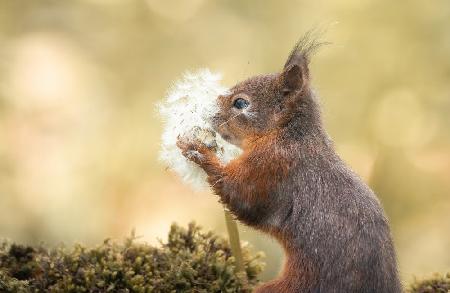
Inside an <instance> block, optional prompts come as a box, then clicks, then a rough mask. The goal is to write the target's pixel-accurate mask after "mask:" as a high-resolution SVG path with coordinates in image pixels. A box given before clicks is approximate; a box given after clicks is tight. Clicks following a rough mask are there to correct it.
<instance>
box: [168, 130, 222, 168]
mask: <svg viewBox="0 0 450 293" xmlns="http://www.w3.org/2000/svg"><path fill="white" fill-rule="evenodd" d="M177 146H178V148H179V149H180V150H181V153H182V154H183V156H185V157H186V158H187V159H188V160H190V161H192V162H194V163H196V164H198V165H200V166H202V165H203V164H204V163H205V162H206V160H207V158H208V157H209V156H213V155H214V151H213V150H212V149H210V148H209V147H208V146H207V145H206V144H205V143H203V142H202V141H200V140H199V139H198V138H196V137H192V136H179V137H178V141H177Z"/></svg>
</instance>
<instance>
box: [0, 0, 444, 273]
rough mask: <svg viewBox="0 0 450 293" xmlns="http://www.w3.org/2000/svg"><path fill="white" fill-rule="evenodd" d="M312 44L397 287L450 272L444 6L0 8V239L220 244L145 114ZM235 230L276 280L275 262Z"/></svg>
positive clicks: (201, 2) (273, 252)
mask: <svg viewBox="0 0 450 293" xmlns="http://www.w3.org/2000/svg"><path fill="white" fill-rule="evenodd" d="M312 28H318V29H319V30H323V31H326V32H325V33H324V35H323V37H322V38H323V39H324V40H326V41H330V42H332V44H331V45H329V46H326V47H324V48H322V49H321V50H320V51H319V52H318V54H317V55H316V56H315V58H314V59H313V61H312V64H311V67H312V69H311V70H312V75H313V79H314V80H313V84H314V86H315V88H316V90H317V91H318V93H319V95H320V96H321V100H322V104H323V107H324V119H325V123H326V126H327V129H328V131H329V133H330V135H331V136H332V137H333V138H334V140H335V143H336V147H337V149H338V151H339V153H340V154H341V155H342V157H343V158H344V159H345V160H346V161H347V162H348V163H349V165H350V166H351V167H352V168H353V169H355V170H356V171H357V172H358V173H359V174H360V175H361V176H362V177H363V178H364V179H365V180H366V181H367V182H369V184H370V185H371V186H372V187H373V189H374V190H375V191H376V192H377V194H378V195H379V197H380V198H381V200H382V203H383V205H384V207H385V209H386V212H387V214H388V216H389V218H390V220H391V224H392V230H393V234H394V238H395V243H396V247H397V251H398V257H399V262H400V271H401V273H402V277H403V279H404V280H406V281H409V280H410V279H411V278H412V276H413V275H419V276H420V275H423V274H428V273H430V272H432V271H445V270H449V268H450V249H449V248H450V197H449V194H450V131H449V129H450V127H449V126H450V115H449V111H450V1H448V0H436V1H419V0H412V1H389V0H379V1H375V0H346V1H325V0H316V1H257V0H251V1H239V0H221V1H207V0H190V1H187V0H186V1H180V0H147V1H144V0H128V1H126V0H84V1H81V0H79V1H56V0H55V1H46V0H40V1H37V0H36V1H31V0H28V1H26V0H2V1H0V237H8V238H11V239H13V240H15V241H19V242H24V243H37V242H40V241H44V242H46V243H49V244H54V243H58V242H61V241H63V242H65V243H67V244H71V243H73V242H74V241H80V242H83V243H87V244H94V243H99V242H100V241H102V240H103V239H104V238H107V237H116V238H122V237H123V236H125V235H129V233H130V231H131V230H132V229H133V228H136V231H137V234H138V235H142V239H144V240H146V241H149V242H151V243H157V238H163V239H164V238H165V236H166V233H167V232H168V230H169V226H170V223H171V222H173V221H176V222H178V223H180V224H185V223H187V222H189V221H191V220H195V221H197V222H198V223H200V224H201V225H202V226H204V227H206V228H208V229H214V230H216V231H217V232H218V233H222V234H225V224H224V219H223V210H222V207H221V206H220V205H219V204H218V203H217V199H216V197H215V196H213V195H212V194H208V193H205V192H204V193H198V192H194V191H192V190H191V189H190V188H189V186H185V185H183V184H182V183H181V181H180V180H179V179H178V178H177V177H176V176H175V175H173V174H171V173H170V172H169V171H167V170H166V169H165V166H163V165H162V164H161V163H159V161H158V151H159V141H160V134H161V121H160V119H159V117H158V115H157V111H156V106H155V103H156V102H158V101H160V100H161V99H163V97H164V95H165V93H166V91H167V89H168V88H169V86H170V85H171V83H172V82H173V81H175V80H176V79H178V78H179V77H180V76H181V74H182V73H183V72H184V71H185V70H187V69H197V68H200V67H209V68H211V69H212V70H214V71H219V72H222V73H223V75H224V82H225V83H226V84H227V85H233V84H234V83H235V82H237V81H239V80H242V79H243V78H245V77H248V76H251V75H254V74H259V73H268V72H274V71H278V70H280V69H281V67H282V65H283V64H284V61H285V58H286V57H287V54H288V52H289V51H290V49H291V48H292V46H293V45H294V43H295V42H296V40H297V39H298V38H299V37H300V36H301V35H302V34H303V33H304V32H305V31H307V30H309V29H312ZM240 230H241V238H242V239H243V240H245V241H249V242H251V243H252V244H253V245H254V246H255V247H256V248H257V249H261V250H264V251H265V252H266V254H267V258H266V260H267V263H268V266H267V268H266V271H265V273H264V278H272V277H273V276H274V275H275V274H276V273H277V272H278V270H279V268H280V265H281V264H282V259H283V255H282V251H281V250H280V248H279V246H278V245H277V244H276V243H275V242H274V241H273V240H271V239H269V238H268V237H265V236H263V235H261V234H259V233H257V232H255V231H252V230H251V229H250V228H248V227H244V226H240Z"/></svg>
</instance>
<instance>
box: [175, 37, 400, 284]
mask: <svg viewBox="0 0 450 293" xmlns="http://www.w3.org/2000/svg"><path fill="white" fill-rule="evenodd" d="M316 47H317V45H316V43H308V42H307V40H302V41H301V42H299V44H297V46H296V47H295V48H294V50H293V51H292V53H291V55H290V56H289V57H288V60H287V61H286V64H285V66H284V68H283V70H282V72H281V73H277V74H268V75H260V76H256V77H252V78H250V79H248V80H246V81H244V82H241V83H239V84H237V85H236V86H234V87H233V88H232V89H231V92H230V94H229V95H226V96H220V97H218V104H219V108H220V111H219V112H218V113H217V115H216V116H215V117H214V118H213V119H212V121H211V122H212V124H213V126H214V127H215V129H216V130H217V131H218V132H219V133H220V134H221V135H222V136H223V137H224V138H225V139H226V140H228V141H229V142H231V143H233V144H235V145H238V146H240V147H241V148H242V149H243V154H242V155H241V156H240V157H238V158H236V159H235V160H233V161H231V162H230V163H229V164H228V165H226V166H223V165H222V164H221V163H220V161H219V160H218V159H217V157H216V155H215V154H214V152H213V151H212V150H210V149H208V148H207V147H206V146H205V145H203V144H202V143H201V142H200V141H196V140H187V139H184V138H180V140H179V141H178V146H179V147H180V149H181V150H182V152H183V154H184V155H185V156H186V157H188V158H189V159H190V160H192V161H194V162H195V163H197V164H198V165H199V166H201V167H202V168H203V169H204V170H205V172H206V173H207V174H208V181H209V183H210V185H211V186H212V188H213V190H214V192H215V193H216V194H217V195H218V196H219V197H220V201H221V202H222V203H223V204H224V205H226V206H227V207H228V209H229V210H230V211H231V212H232V213H233V214H234V215H235V216H236V218H237V219H239V220H240V221H242V222H243V223H245V224H247V225H249V226H252V227H254V228H256V229H258V230H260V231H263V232H265V233H268V234H270V235H272V236H273V237H275V238H276V239H277V240H278V241H279V242H280V243H281V245H282V246H283V248H284V250H285V253H286V256H287V261H286V263H285V266H284V269H283V271H282V273H281V275H280V276H279V277H278V278H277V279H275V280H273V281H271V282H268V283H266V284H264V285H262V286H260V287H259V288H257V289H256V291H255V292H257V293H262V292H280V293H291V292H325V293H332V292H336V293H338V292H339V293H350V292H360V293H398V292H401V286H400V282H399V280H398V275H397V270H396V260H395V252H394V248H393V244H392V240H391V237H390V232H389V226H388V223H387V220H386V218H385V216H384V213H383V210H382V208H381V206H380V204H379V202H378V199H377V198H376V196H375V195H374V194H373V192H372V191H371V190H370V188H369V187H367V185H366V184H364V183H363V182H362V181H361V180H360V179H359V177H358V176H357V175H355V174H354V173H353V172H352V171H351V170H349V169H348V168H347V167H346V166H345V164H344V163H343V162H342V160H340V158H339V157H338V156H337V154H336V153H335V151H334V148H333V145H332V142H331V140H330V139H329V137H328V135H327V134H326V132H325V131H324V129H323V126H322V122H321V118H320V109H319V106H318V103H317V99H316V97H315V95H314V93H313V91H312V89H311V87H310V77H309V69H308V63H309V57H310V53H311V52H312V51H313V49H315V48H316ZM238 98H242V99H245V100H247V101H248V102H249V106H248V107H247V108H244V109H238V108H236V107H235V106H234V101H235V100H236V99H238Z"/></svg>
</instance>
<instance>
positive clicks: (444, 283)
mask: <svg viewBox="0 0 450 293" xmlns="http://www.w3.org/2000/svg"><path fill="white" fill-rule="evenodd" d="M408 292H410V293H448V292H450V273H447V274H446V275H441V274H434V275H433V276H432V277H430V278H427V279H421V280H419V279H416V280H415V281H414V282H413V283H412V284H411V285H410V286H409V288H408Z"/></svg>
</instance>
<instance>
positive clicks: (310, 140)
mask: <svg viewBox="0 0 450 293" xmlns="http://www.w3.org/2000/svg"><path fill="white" fill-rule="evenodd" d="M297 100H298V103H297V104H296V105H295V107H293V108H292V109H291V110H290V113H289V114H288V115H289V116H288V119H286V120H285V121H284V124H283V125H280V129H279V132H280V134H281V135H280V139H282V140H286V141H294V142H297V143H300V144H306V145H311V146H312V147H314V148H318V147H325V148H329V149H330V150H332V149H333V145H332V141H331V139H330V137H329V136H328V134H327V132H326V131H325V129H324V127H323V123H322V115H321V111H320V105H319V101H318V98H317V97H316V96H315V95H314V92H313V91H312V90H309V91H308V92H307V93H306V94H303V95H302V96H301V97H298V98H297Z"/></svg>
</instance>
